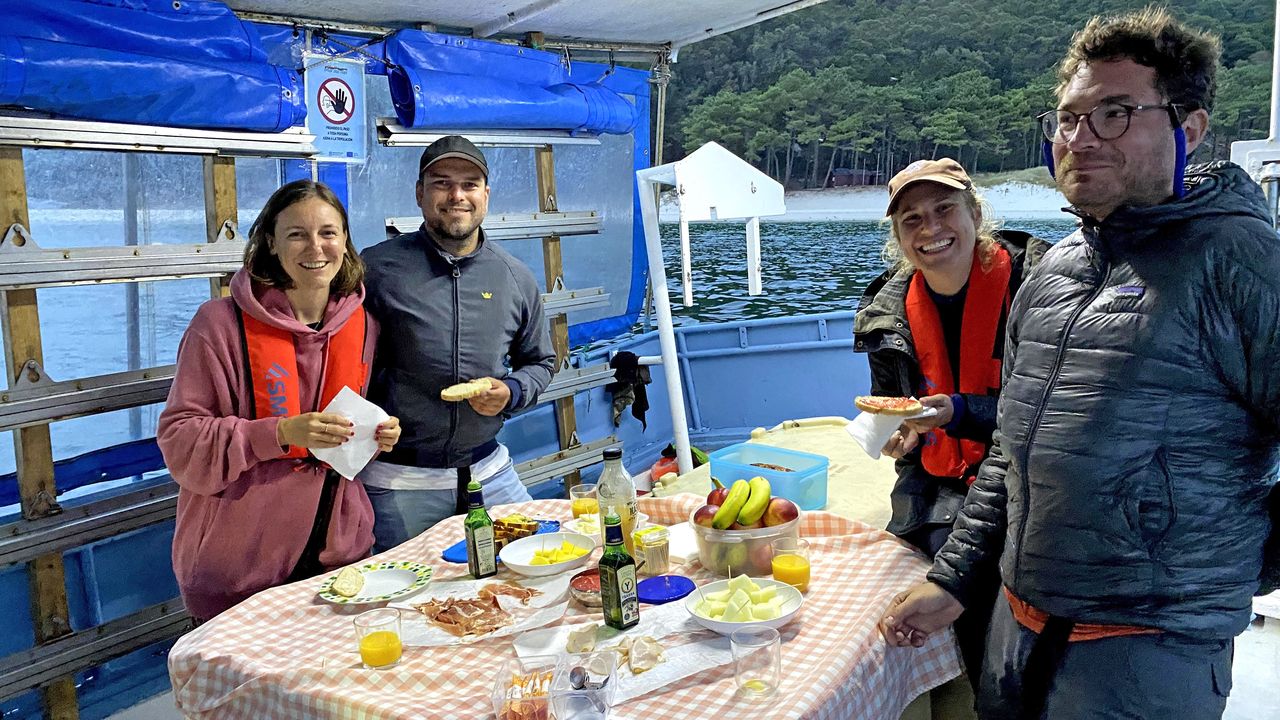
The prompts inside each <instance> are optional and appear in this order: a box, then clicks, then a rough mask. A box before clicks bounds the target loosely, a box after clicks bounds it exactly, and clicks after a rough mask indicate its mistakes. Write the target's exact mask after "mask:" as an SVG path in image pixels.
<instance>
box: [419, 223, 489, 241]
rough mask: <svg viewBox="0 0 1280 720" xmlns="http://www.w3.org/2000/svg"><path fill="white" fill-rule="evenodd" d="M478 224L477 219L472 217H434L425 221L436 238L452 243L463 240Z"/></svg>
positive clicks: (469, 235)
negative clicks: (462, 218) (457, 218)
mask: <svg viewBox="0 0 1280 720" xmlns="http://www.w3.org/2000/svg"><path fill="white" fill-rule="evenodd" d="M479 226H480V223H479V221H476V220H474V218H473V219H471V220H461V219H459V220H449V219H447V218H436V219H434V220H433V221H431V222H428V223H427V228H428V229H429V230H431V232H432V233H433V234H434V235H435V236H436V237H437V238H439V239H440V240H444V241H447V242H452V243H461V242H465V241H466V240H467V239H468V238H470V237H471V235H472V233H474V232H475V231H476V228H477V227H479Z"/></svg>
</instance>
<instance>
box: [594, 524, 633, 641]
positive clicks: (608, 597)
mask: <svg viewBox="0 0 1280 720" xmlns="http://www.w3.org/2000/svg"><path fill="white" fill-rule="evenodd" d="M600 599H601V601H603V602H604V622H605V624H606V625H608V626H609V627H613V628H617V629H619V630H625V629H627V628H629V627H631V626H633V625H635V624H636V623H638V622H640V600H639V599H638V598H637V597H636V561H635V560H632V559H631V556H630V555H628V554H627V549H626V547H625V546H624V545H623V544H622V520H621V519H620V518H619V517H618V513H617V511H616V510H614V508H613V506H612V505H611V506H609V514H608V515H606V516H605V518H604V554H603V555H601V556H600Z"/></svg>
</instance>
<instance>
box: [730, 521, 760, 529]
mask: <svg viewBox="0 0 1280 720" xmlns="http://www.w3.org/2000/svg"><path fill="white" fill-rule="evenodd" d="M762 527H764V520H763V519H760V520H757V521H755V522H753V523H751V524H750V525H743V524H742V523H740V522H735V523H734V524H732V525H730V526H729V529H730V530H755V529H756V528H762Z"/></svg>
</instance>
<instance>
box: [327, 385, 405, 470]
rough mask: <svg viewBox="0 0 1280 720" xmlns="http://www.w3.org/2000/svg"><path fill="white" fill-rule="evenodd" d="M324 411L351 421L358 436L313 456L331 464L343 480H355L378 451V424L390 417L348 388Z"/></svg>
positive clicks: (340, 391)
mask: <svg viewBox="0 0 1280 720" xmlns="http://www.w3.org/2000/svg"><path fill="white" fill-rule="evenodd" d="M324 412H327V413H333V414H335V415H342V416H343V417H345V418H347V419H348V420H350V421H351V423H352V425H354V426H355V427H354V428H353V429H354V430H355V432H356V434H355V435H353V436H352V437H351V439H350V440H348V441H346V442H344V443H342V444H341V445H339V446H338V447H335V448H312V450H311V454H312V455H315V456H316V459H317V460H320V461H322V462H326V463H328V464H329V467H331V468H333V469H334V471H335V472H337V473H338V474H339V475H341V476H342V477H344V478H346V479H348V480H353V479H355V476H356V473H358V472H360V471H361V470H363V469H364V466H365V465H368V464H369V461H370V460H371V459H373V455H374V453H376V452H378V441H377V440H375V439H374V435H375V434H376V433H377V432H378V425H379V423H382V422H383V421H385V420H388V419H390V417H391V416H390V415H388V414H387V413H386V412H384V411H383V410H382V408H380V407H378V406H377V405H374V404H373V403H371V402H369V401H368V400H365V399H364V398H362V397H360V395H359V393H357V392H355V391H354V390H352V389H351V388H349V387H343V388H342V389H341V390H339V391H338V394H337V395H334V396H333V400H330V401H329V404H328V405H326V406H325V408H324Z"/></svg>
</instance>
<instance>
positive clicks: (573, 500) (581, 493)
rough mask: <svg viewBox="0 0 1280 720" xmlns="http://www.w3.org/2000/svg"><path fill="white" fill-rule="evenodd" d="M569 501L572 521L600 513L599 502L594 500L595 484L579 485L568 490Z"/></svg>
mask: <svg viewBox="0 0 1280 720" xmlns="http://www.w3.org/2000/svg"><path fill="white" fill-rule="evenodd" d="M569 499H570V504H569V508H570V510H572V511H573V517H574V519H577V518H579V517H581V516H583V515H594V514H597V513H599V512H600V502H599V501H598V500H596V484H595V483H580V484H578V485H574V486H573V487H571V488H569Z"/></svg>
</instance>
